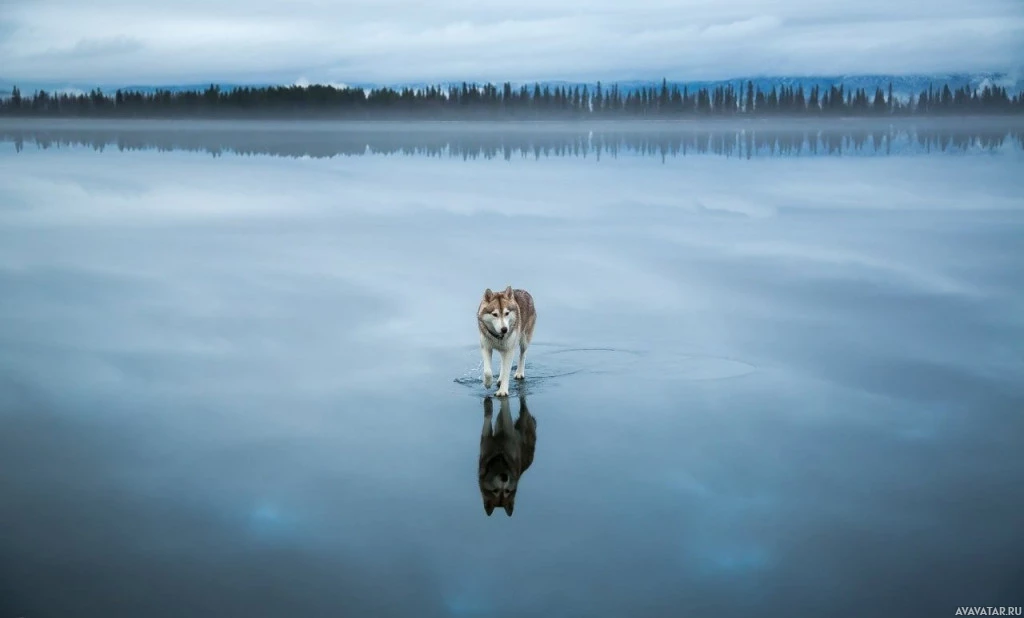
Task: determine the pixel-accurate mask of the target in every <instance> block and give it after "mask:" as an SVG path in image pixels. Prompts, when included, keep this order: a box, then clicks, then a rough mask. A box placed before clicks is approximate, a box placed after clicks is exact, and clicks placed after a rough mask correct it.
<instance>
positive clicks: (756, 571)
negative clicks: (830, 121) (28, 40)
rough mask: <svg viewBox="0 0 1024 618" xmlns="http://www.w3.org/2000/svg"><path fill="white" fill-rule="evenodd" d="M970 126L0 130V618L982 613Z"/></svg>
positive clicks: (984, 392) (989, 561)
mask: <svg viewBox="0 0 1024 618" xmlns="http://www.w3.org/2000/svg"><path fill="white" fill-rule="evenodd" d="M1002 122H1003V124H999V123H998V122H995V121H992V122H990V123H988V124H977V125H969V126H968V125H965V124H964V123H961V122H958V121H955V120H948V121H927V122H926V121H914V122H905V123H903V124H899V123H896V124H893V123H885V122H882V121H877V122H876V121H870V122H868V121H865V122H860V123H852V124H843V125H828V126H817V125H811V124H807V123H794V122H791V123H788V124H787V123H776V124H766V123H761V124H757V125H756V126H755V125H753V124H747V125H744V126H731V125H726V124H717V125H686V126H682V125H677V126H674V127H669V126H662V125H657V124H642V125H630V126H627V125H599V126H585V125H555V126H543V127H542V126H538V125H527V124H523V125H511V126H510V125H503V126H499V125H489V124H482V123H480V124H466V125H459V124H451V123H449V124H444V125H408V124H401V123H399V124H370V125H359V126H334V125H325V124H322V123H311V124H305V125H302V124H300V125H294V124H287V123H281V124H277V125H269V127H263V128H260V127H259V125H249V124H246V123H226V124H209V123H207V124H204V123H184V124H180V125H179V124H175V123H114V122H109V123H98V122H49V123H41V122H37V123H28V122H9V121H5V122H2V123H0V496H2V501H0V617H3V616H11V617H16V616H25V617H26V618H35V617H42V616H69V615H83V616H85V615H90V616H91V615H105V616H120V615H133V616H165V615H166V616H182V615H209V614H214V613H219V614H221V615H239V616H241V615H245V616H271V615H273V616H278V615H289V616H291V615H295V616H300V615H301V616H320V615H323V616H338V615H351V616H369V615H397V614H404V615H416V616H485V615H486V616H523V615H535V614H536V615H559V616H604V615H607V616H620V615H627V614H629V615H639V616H664V615H686V614H692V613H701V612H712V613H714V614H715V615H718V616H741V615H742V616H747V615H751V614H769V615H811V614H814V615H828V616H846V615H849V616H863V615H865V614H873V613H892V614H895V615H908V616H909V615H953V614H954V612H955V611H956V609H957V607H958V606H973V605H985V606H990V605H991V606H1000V605H1007V606H1014V607H1016V606H1019V605H1021V604H1022V603H1024V598H1022V597H1021V593H1020V591H1021V590H1024V568H1022V566H1021V565H1022V563H1021V559H1020V556H1021V553H1022V550H1024V532H1022V528H1021V526H1020V521H1021V513H1022V508H1024V498H1022V496H1021V492H1020V487H1021V486H1022V483H1024V454H1022V451H1021V448H1020V444H1019V443H1020V439H1021V436H1024V416H1022V411H1024V269H1022V266H1021V265H1022V257H1024V255H1022V247H1024V197H1022V196H1024V191H1022V180H1021V178H1022V177H1024V176H1022V174H1021V170H1024V165H1022V163H1024V154H1022V144H1021V136H1022V134H1024V133H1022V128H1021V126H1014V125H1012V124H1006V121H1005V120H1004V121H1002ZM211 154H213V155H215V156H211ZM239 155H245V156H239ZM339 155H355V156H339ZM506 285H513V286H516V287H521V288H525V289H527V290H529V291H530V292H531V294H532V295H533V297H534V299H535V301H536V307H537V313H538V320H537V326H536V332H535V336H534V342H533V344H532V345H531V348H530V352H529V356H528V359H527V362H526V363H527V367H526V369H527V377H526V380H525V381H524V382H523V383H521V384H520V383H514V384H513V386H512V393H511V397H510V398H509V399H508V400H507V402H506V403H507V404H508V406H507V408H508V409H507V412H508V414H509V419H510V421H513V422H514V421H515V419H516V417H517V416H518V415H519V414H520V410H521V407H520V406H525V405H527V404H526V402H528V408H527V409H528V411H529V414H530V415H531V416H532V417H533V418H534V419H535V420H536V436H535V437H536V444H535V447H534V448H533V450H532V452H531V455H532V457H533V460H532V463H531V464H530V466H529V469H528V470H527V471H526V472H524V473H523V474H522V475H521V477H520V478H519V482H518V487H517V492H516V498H515V510H514V515H513V516H511V517H509V516H507V515H506V514H505V512H504V511H503V510H502V509H501V508H500V507H499V508H498V509H496V510H495V511H494V513H493V515H491V516H490V517H488V516H487V515H486V514H485V509H484V503H483V500H482V496H481V491H480V487H479V485H478V478H477V475H478V464H479V460H480V455H481V447H482V444H481V431H482V421H483V419H484V417H485V413H486V412H487V406H488V403H487V401H488V399H487V396H488V395H489V394H490V393H493V390H494V388H493V386H492V387H491V388H490V389H485V388H484V386H483V384H482V383H481V380H480V373H481V359H480V353H479V350H478V335H477V330H476V325H475V320H474V312H475V310H476V307H477V303H478V302H479V300H480V297H481V295H482V293H483V291H484V289H485V288H488V287H490V288H492V289H495V290H500V289H504V288H505V286H506ZM497 361H498V357H497V355H495V366H496V367H497ZM514 382H515V381H514ZM501 404H502V402H501V401H499V400H491V403H490V406H491V408H492V410H491V411H492V417H493V419H494V420H495V421H497V419H498V417H499V415H500V414H501V413H502V409H501V408H502V405H501ZM488 448H490V447H488Z"/></svg>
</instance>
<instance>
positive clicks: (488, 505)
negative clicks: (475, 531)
mask: <svg viewBox="0 0 1024 618" xmlns="http://www.w3.org/2000/svg"><path fill="white" fill-rule="evenodd" d="M484 512H486V513H487V516H488V517H490V516H491V513H493V512H494V505H493V504H491V503H490V502H487V501H485V502H484Z"/></svg>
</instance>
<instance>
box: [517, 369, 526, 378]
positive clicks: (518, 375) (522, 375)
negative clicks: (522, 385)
mask: <svg viewBox="0 0 1024 618" xmlns="http://www.w3.org/2000/svg"><path fill="white" fill-rule="evenodd" d="M524 378H526V372H525V371H517V372H516V379H517V380H522V379H524Z"/></svg>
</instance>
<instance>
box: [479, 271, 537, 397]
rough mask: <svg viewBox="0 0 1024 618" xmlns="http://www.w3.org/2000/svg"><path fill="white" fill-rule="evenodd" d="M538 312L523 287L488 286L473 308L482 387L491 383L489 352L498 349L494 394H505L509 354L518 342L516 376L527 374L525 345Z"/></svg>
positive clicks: (531, 336)
mask: <svg viewBox="0 0 1024 618" xmlns="http://www.w3.org/2000/svg"><path fill="white" fill-rule="evenodd" d="M536 322H537V312H536V311H535V310H534V308H533V297H532V296H530V293H529V292H527V291H526V290H513V289H512V286H508V287H507V288H505V291H504V292H497V293H495V292H492V291H491V288H487V290H486V291H485V292H484V297H483V298H482V299H481V300H480V306H479V307H478V308H477V310H476V325H477V328H479V329H480V353H481V355H483V357H484V387H485V388H490V387H491V378H492V377H493V373H492V372H491V353H492V352H493V351H494V350H498V354H500V355H501V370H500V371H499V373H498V390H497V391H495V393H494V396H495V397H508V386H509V383H508V378H509V374H510V373H511V372H512V355H513V354H514V353H515V348H516V345H517V344H518V345H519V363H518V364H517V365H516V379H517V380H522V379H523V378H525V377H526V347H527V346H529V345H530V340H531V339H533V325H534V324H535V323H536Z"/></svg>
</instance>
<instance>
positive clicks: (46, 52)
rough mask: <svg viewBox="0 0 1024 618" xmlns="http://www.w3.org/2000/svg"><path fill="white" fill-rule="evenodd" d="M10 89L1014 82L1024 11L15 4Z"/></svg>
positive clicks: (657, 3)
mask: <svg viewBox="0 0 1024 618" xmlns="http://www.w3.org/2000/svg"><path fill="white" fill-rule="evenodd" d="M4 13H5V15H4V19H3V24H4V27H3V28H0V54H2V55H3V57H4V75H2V76H0V77H3V78H5V79H9V80H33V81H55V80H56V81H59V80H67V81H75V82H83V81H85V82H97V83H118V82H136V83H138V82H147V83H169V82H175V81H182V80H185V81H210V80H215V81H242V80H260V81H264V80H265V81H284V82H294V81H297V80H308V81H311V82H333V83H346V82H353V81H383V82H400V81H419V80H431V81H433V80H447V79H471V80H505V79H510V80H532V79H588V80H592V79H605V80H610V79H628V78H634V77H660V76H663V75H664V76H668V77H670V78H674V79H705V78H727V77H740V76H748V75H758V74H779V73H799V74H837V73H873V72H880V73H912V72H930V71H972V70H1007V69H1014V68H1016V67H1017V66H1018V65H1020V64H1022V63H1024V4H1021V3H1020V2H1019V1H1018V0H979V1H978V2H974V3H961V2H953V1H951V0H944V1H940V2H933V1H928V0H903V1H901V2H898V3H893V2H890V1H887V0H862V1H858V2H852V1H845V0H844V1H842V2H829V3H819V2H809V1H807V0H773V1H768V2H765V1H757V0H729V1H726V2H716V1H711V0H683V1H681V2H668V1H666V0H636V1H634V2H629V3H623V2H620V1H618V0H592V1H590V2H586V3H583V2H565V3H558V4H557V5H555V4H552V3H550V2H541V1H539V0H521V1H517V2H510V1H508V0H501V1H495V2H489V3H477V2H466V1H464V0H439V2H434V3H429V4H421V3H419V2H418V1H417V0H372V1H371V0H355V1H346V2H341V3H331V2H325V1H322V0H305V1H304V2H300V3H288V4H287V5H282V4H280V3H274V2H269V0H251V1H247V2H241V1H239V0H221V1H219V2H214V3H207V2H198V1H194V0H185V1H183V2H177V3H175V4H174V5H173V6H168V5H166V4H163V3H160V4H153V3H145V2H137V3H128V2H124V1H123V0H98V1H97V2H89V3H80V2H71V1H70V0H33V1H32V2H27V1H25V0H14V1H13V2H8V3H6V6H5V9H4Z"/></svg>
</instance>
